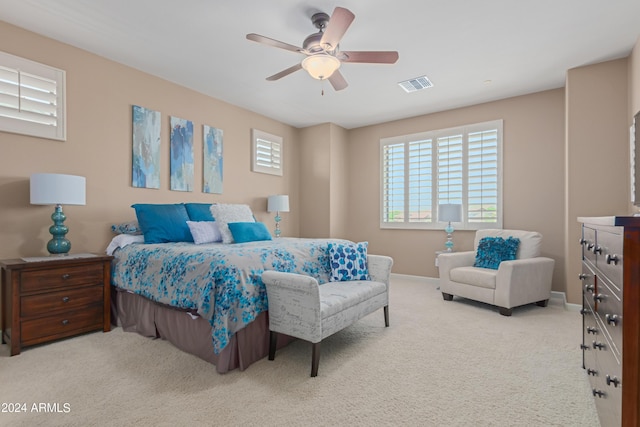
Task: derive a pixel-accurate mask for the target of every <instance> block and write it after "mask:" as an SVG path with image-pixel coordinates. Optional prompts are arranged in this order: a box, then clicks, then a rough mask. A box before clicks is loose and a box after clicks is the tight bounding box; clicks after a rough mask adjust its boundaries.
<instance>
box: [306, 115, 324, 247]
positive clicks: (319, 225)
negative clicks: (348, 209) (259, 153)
mask: <svg viewBox="0 0 640 427" xmlns="http://www.w3.org/2000/svg"><path fill="white" fill-rule="evenodd" d="M330 153H331V125H330V124H329V123H325V124H321V125H317V126H311V127H308V128H304V129H301V130H300V170H301V171H303V172H302V173H301V174H300V189H301V190H300V215H301V218H303V221H301V224H300V237H329V235H330V227H331V216H330V215H329V206H330V199H331V195H330V187H329V185H330V184H329V183H330V175H331V157H330Z"/></svg>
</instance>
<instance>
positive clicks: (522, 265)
mask: <svg viewBox="0 0 640 427" xmlns="http://www.w3.org/2000/svg"><path fill="white" fill-rule="evenodd" d="M483 237H502V238H504V239H507V238H508V237H517V238H519V239H520V244H519V246H518V250H517V252H516V259H515V260H511V261H502V262H501V263H500V265H499V266H498V269H497V270H493V269H490V268H481V267H474V266H473V265H474V262H475V259H476V252H477V249H478V243H479V242H480V240H481V239H482V238H483ZM541 244H542V235H541V234H540V233H538V232H533V231H521V230H492V229H486V230H478V231H477V232H476V236H475V241H474V250H473V251H468V252H451V253H442V254H440V255H439V256H438V265H439V269H440V291H441V292H442V297H443V298H444V299H445V301H451V300H452V299H453V296H454V295H455V296H459V297H463V298H468V299H472V300H475V301H480V302H484V303H487V304H491V305H494V306H497V307H498V308H499V311H500V314H502V315H503V316H511V313H512V309H513V308H514V307H518V306H521V305H525V304H529V303H533V302H535V303H536V304H537V305H539V306H540V307H546V306H547V303H548V302H549V297H550V296H551V279H552V276H553V267H554V264H555V261H554V260H553V259H551V258H546V257H541V256H540V246H541Z"/></svg>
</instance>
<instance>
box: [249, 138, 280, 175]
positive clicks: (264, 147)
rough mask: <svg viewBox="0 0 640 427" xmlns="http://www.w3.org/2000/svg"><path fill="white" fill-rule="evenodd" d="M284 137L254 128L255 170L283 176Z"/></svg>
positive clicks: (253, 158)
mask: <svg viewBox="0 0 640 427" xmlns="http://www.w3.org/2000/svg"><path fill="white" fill-rule="evenodd" d="M282 154H283V145H282V137H279V136H276V135H271V134H268V133H266V132H262V131H260V130H257V129H252V164H251V170H252V171H253V172H260V173H267V174H270V175H280V176H282V165H283V162H282Z"/></svg>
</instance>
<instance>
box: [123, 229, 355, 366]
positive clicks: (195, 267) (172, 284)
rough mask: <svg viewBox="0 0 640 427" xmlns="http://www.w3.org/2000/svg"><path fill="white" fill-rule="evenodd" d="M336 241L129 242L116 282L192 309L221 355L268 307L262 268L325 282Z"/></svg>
mask: <svg viewBox="0 0 640 427" xmlns="http://www.w3.org/2000/svg"><path fill="white" fill-rule="evenodd" d="M336 241H339V242H344V241H343V240H335V239H296V238H278V239H275V240H269V241H261V242H250V243H239V244H228V245H225V244H219V243H218V244H206V245H195V244H193V243H160V244H130V245H127V246H125V247H123V248H120V249H118V250H117V251H116V252H115V253H114V256H115V260H114V262H113V271H112V276H111V281H112V284H113V285H114V286H117V287H118V288H121V289H125V290H128V291H131V292H134V293H136V294H139V295H142V296H144V297H146V298H149V299H151V300H153V301H156V302H159V303H163V304H169V305H171V306H174V307H179V308H182V309H189V310H195V311H196V312H197V313H198V314H199V315H200V316H201V317H203V318H205V319H207V320H208V321H209V323H210V324H211V326H212V330H213V332H212V335H213V337H212V338H213V349H214V352H215V353H216V354H219V353H220V351H222V349H223V348H225V347H226V345H227V344H228V343H229V339H230V338H231V337H232V336H233V334H234V333H235V332H237V331H239V330H240V329H242V328H244V327H245V326H246V325H247V324H248V323H250V322H252V321H253V320H255V318H256V317H257V316H258V315H259V314H260V313H262V312H263V311H266V310H267V292H266V289H265V286H264V283H262V280H261V275H262V272H263V271H264V270H277V271H284V272H292V273H299V274H305V275H308V276H313V277H315V278H316V279H317V280H318V281H319V282H320V283H325V282H327V281H328V280H329V276H330V271H331V270H330V267H329V259H328V250H327V246H328V244H329V243H330V242H336Z"/></svg>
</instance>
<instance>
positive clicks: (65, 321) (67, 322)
mask: <svg viewBox="0 0 640 427" xmlns="http://www.w3.org/2000/svg"><path fill="white" fill-rule="evenodd" d="M62 324H63V325H65V326H66V325H68V324H69V321H68V320H67V319H64V320H63V321H62ZM594 345H595V344H594Z"/></svg>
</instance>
